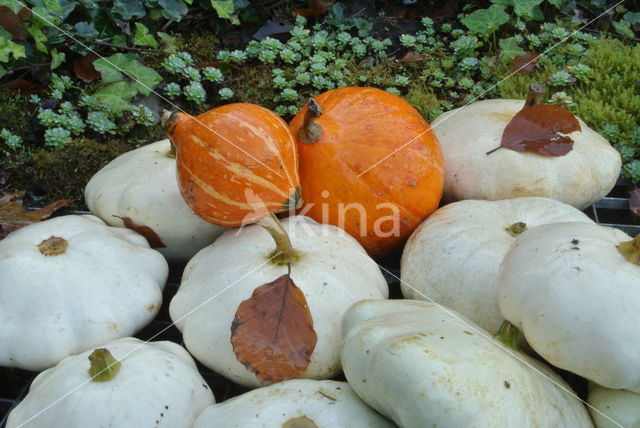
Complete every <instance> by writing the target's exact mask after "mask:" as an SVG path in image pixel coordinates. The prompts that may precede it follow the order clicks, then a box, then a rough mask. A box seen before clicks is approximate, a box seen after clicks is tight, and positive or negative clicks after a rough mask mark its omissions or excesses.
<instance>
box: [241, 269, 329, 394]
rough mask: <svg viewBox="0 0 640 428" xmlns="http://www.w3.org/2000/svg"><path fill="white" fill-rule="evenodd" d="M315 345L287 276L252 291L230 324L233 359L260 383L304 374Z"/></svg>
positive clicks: (300, 299)
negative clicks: (234, 355)
mask: <svg viewBox="0 0 640 428" xmlns="http://www.w3.org/2000/svg"><path fill="white" fill-rule="evenodd" d="M317 341H318V337H317V335H316V332H315V330H314V329H313V318H312V317H311V312H310V311H309V307H308V306H307V300H306V298H305V297H304V294H303V293H302V291H301V290H300V289H299V288H298V287H297V286H296V284H295V283H294V282H293V280H292V279H291V276H290V275H289V274H288V273H287V274H284V275H282V276H281V277H279V278H277V279H276V280H275V281H273V282H269V283H267V284H264V285H261V286H259V287H258V288H256V289H255V290H254V291H253V294H252V295H251V297H250V298H249V299H247V300H245V301H243V302H242V303H240V305H239V306H238V309H237V310H236V315H235V319H234V320H233V323H231V344H232V346H233V352H234V353H235V354H236V358H237V359H238V361H240V362H241V363H242V364H243V365H244V366H245V367H246V368H247V369H248V370H249V371H251V372H252V373H254V374H255V375H256V377H257V378H258V379H260V380H261V381H268V382H279V381H283V380H286V379H291V378H294V377H296V376H299V375H301V374H302V373H304V371H305V370H306V369H307V367H308V366H309V363H310V362H311V354H312V353H313V350H314V349H315V347H316V343H317Z"/></svg>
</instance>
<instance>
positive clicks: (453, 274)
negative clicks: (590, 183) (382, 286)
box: [401, 198, 592, 333]
mask: <svg viewBox="0 0 640 428" xmlns="http://www.w3.org/2000/svg"><path fill="white" fill-rule="evenodd" d="M560 221H583V222H588V223H592V220H591V219H589V217H587V216H586V215H585V214H584V213H582V212H581V211H579V210H577V209H576V208H573V207H572V206H570V205H567V204H563V203H562V202H558V201H555V200H553V199H546V198H516V199H506V200H502V201H476V200H468V201H460V202H455V203H452V204H449V205H446V206H444V207H442V208H440V209H438V210H437V211H436V212H434V213H433V214H431V216H429V218H427V219H426V220H425V221H424V222H423V223H422V224H421V225H420V226H419V227H418V228H417V229H416V230H415V231H414V232H413V234H412V235H411V238H409V241H408V242H407V244H406V245H405V248H404V252H403V253H402V263H401V277H402V283H401V287H402V294H403V295H404V297H406V298H408V299H418V300H429V299H433V300H434V301H436V302H438V303H441V304H443V305H445V306H448V307H451V308H453V309H455V310H456V311H458V312H460V313H462V314H463V315H464V316H466V317H467V318H469V319H470V320H472V321H473V322H475V323H477V324H478V325H479V326H480V327H482V328H484V329H486V330H488V331H490V332H493V333H495V332H496V331H498V328H499V327H500V324H502V321H503V320H504V318H503V317H502V314H501V313H500V308H499V307H498V272H499V270H500V263H501V262H502V259H503V257H504V256H505V254H507V252H508V251H509V247H510V246H511V244H512V243H513V241H515V239H516V238H515V236H514V235H513V234H511V233H509V231H507V228H509V227H511V226H513V225H514V224H517V223H524V224H525V225H526V227H528V228H531V227H535V226H539V225H541V224H546V223H555V222H560Z"/></svg>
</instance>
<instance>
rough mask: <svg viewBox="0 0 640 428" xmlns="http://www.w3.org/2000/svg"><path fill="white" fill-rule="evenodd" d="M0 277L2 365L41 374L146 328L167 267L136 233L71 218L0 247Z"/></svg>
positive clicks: (22, 233)
mask: <svg viewBox="0 0 640 428" xmlns="http://www.w3.org/2000/svg"><path fill="white" fill-rule="evenodd" d="M52 237H57V238H62V241H57V242H58V246H57V248H58V249H60V250H63V249H64V251H63V252H62V253H60V254H57V255H55V253H56V246H55V244H56V240H55V239H54V240H51V241H48V242H49V243H52V244H54V245H53V246H52V245H49V244H47V243H46V241H47V240H49V238H52ZM63 241H66V245H67V247H66V249H65V248H63V247H64V245H65V244H64V242H63ZM39 245H41V247H42V249H39ZM43 252H44V253H49V254H50V255H45V254H44V253H43ZM0 272H1V274H0V321H1V324H2V328H0V366H9V367H19V368H23V369H27V370H43V369H46V368H48V367H51V366H53V365H55V364H57V363H58V362H59V361H60V360H62V359H63V358H65V357H67V356H69V355H72V354H77V353H78V352H83V351H86V350H87V349H90V348H93V347H96V346H98V345H100V344H102V343H105V342H108V341H109V340H113V339H116V338H119V337H124V336H131V335H133V334H135V333H136V332H137V331H138V330H139V329H141V328H142V327H144V326H145V325H147V324H148V323H149V322H150V321H151V320H152V319H153V318H154V317H155V315H156V314H157V313H158V310H159V309H160V305H161V304H162V289H163V287H164V284H165V281H166V279H167V274H168V267H167V262H166V260H165V259H164V257H162V255H161V254H160V253H158V252H157V251H155V250H152V249H151V248H149V244H147V241H146V239H145V238H144V237H143V236H141V235H139V234H137V233H136V232H134V231H132V230H129V229H122V228H117V227H109V226H107V225H105V224H104V223H103V222H102V220H100V219H99V218H97V217H94V216H89V215H87V216H72V215H70V216H63V217H56V218H54V219H51V220H47V221H43V222H40V223H34V224H32V225H30V226H27V227H24V228H22V229H19V230H17V231H16V232H14V233H12V234H10V235H9V236H7V237H6V238H5V239H4V240H2V241H0Z"/></svg>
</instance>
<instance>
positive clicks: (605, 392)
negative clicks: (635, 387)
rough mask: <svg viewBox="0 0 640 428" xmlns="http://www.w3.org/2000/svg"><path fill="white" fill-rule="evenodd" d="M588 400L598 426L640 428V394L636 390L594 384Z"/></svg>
mask: <svg viewBox="0 0 640 428" xmlns="http://www.w3.org/2000/svg"><path fill="white" fill-rule="evenodd" d="M587 402H588V403H589V404H590V405H591V406H592V408H589V412H590V413H591V417H592V418H593V422H594V424H595V426H596V427H597V428H619V427H621V426H622V427H624V428H640V394H638V393H636V392H631V391H625V390H624V389H609V388H605V387H604V386H600V385H596V384H592V385H590V388H589V398H588V399H587ZM594 408H595V409H594ZM603 413H604V414H603Z"/></svg>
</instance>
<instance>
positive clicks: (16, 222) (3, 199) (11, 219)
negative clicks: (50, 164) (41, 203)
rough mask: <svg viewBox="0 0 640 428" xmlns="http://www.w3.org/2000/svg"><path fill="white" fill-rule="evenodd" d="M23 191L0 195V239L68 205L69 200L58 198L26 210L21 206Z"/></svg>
mask: <svg viewBox="0 0 640 428" xmlns="http://www.w3.org/2000/svg"><path fill="white" fill-rule="evenodd" d="M23 197H24V192H17V193H7V194H6V195H2V196H0V239H4V238H5V237H6V236H7V235H8V234H10V233H11V232H13V231H16V230H18V229H20V228H22V227H25V226H28V225H30V224H31V223H36V222H38V221H41V220H44V219H46V218H49V217H50V216H51V214H53V213H54V212H55V211H57V210H59V209H60V208H64V207H66V206H68V205H69V204H70V203H71V201H68V200H60V201H55V202H52V203H50V204H49V205H47V206H45V207H43V208H41V209H39V210H33V211H30V210H29V211H28V210H25V209H24V207H23V206H22V199H23Z"/></svg>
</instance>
